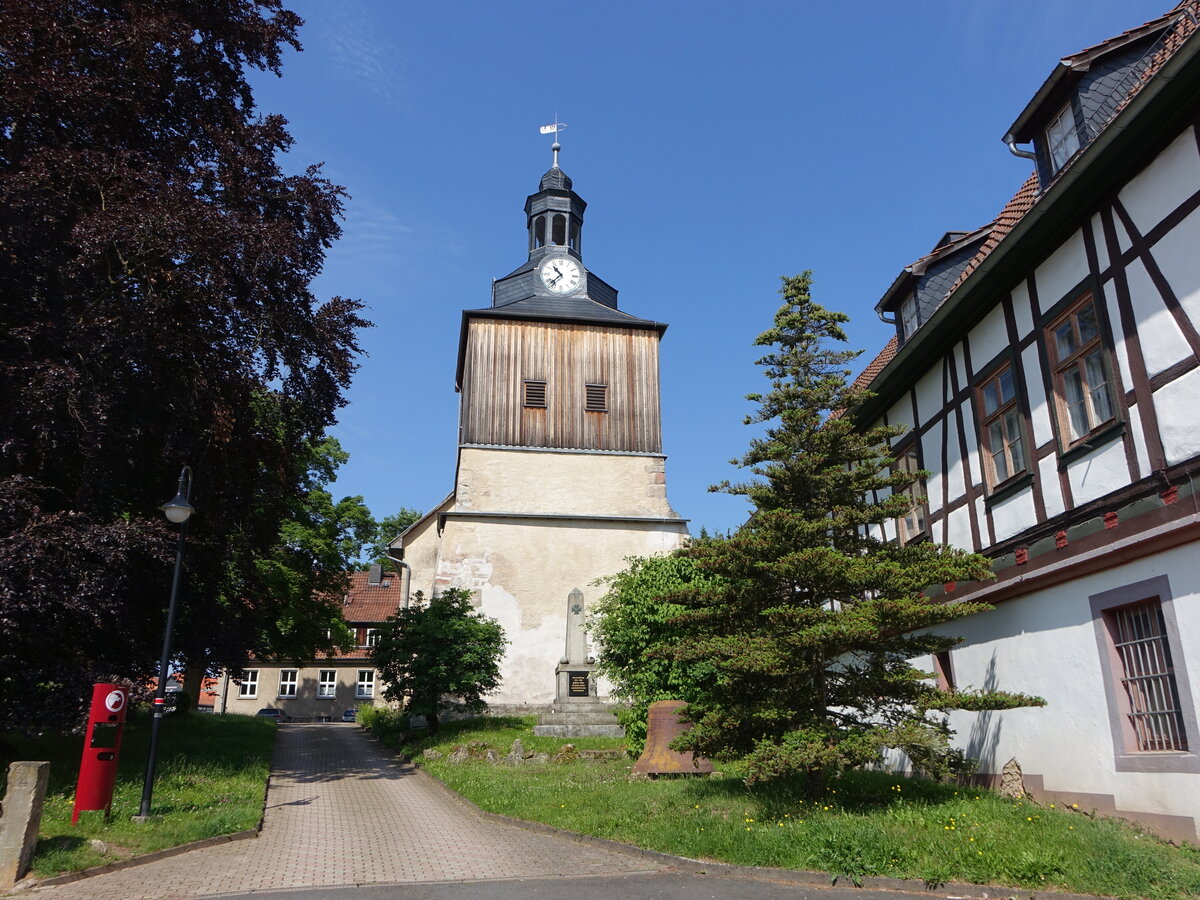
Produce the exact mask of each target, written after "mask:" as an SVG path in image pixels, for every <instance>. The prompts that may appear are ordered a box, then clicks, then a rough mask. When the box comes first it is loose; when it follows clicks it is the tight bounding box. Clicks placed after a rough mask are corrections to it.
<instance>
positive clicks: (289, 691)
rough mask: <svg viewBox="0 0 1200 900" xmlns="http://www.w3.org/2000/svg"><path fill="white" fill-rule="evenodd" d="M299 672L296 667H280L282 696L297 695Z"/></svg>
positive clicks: (280, 694) (280, 693) (280, 691)
mask: <svg viewBox="0 0 1200 900" xmlns="http://www.w3.org/2000/svg"><path fill="white" fill-rule="evenodd" d="M299 674H300V673H299V672H298V671H296V670H295V669H280V670H279V696H280V697H295V696H296V684H297V682H298V680H299V677H298V676H299Z"/></svg>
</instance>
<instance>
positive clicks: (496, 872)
mask: <svg viewBox="0 0 1200 900" xmlns="http://www.w3.org/2000/svg"><path fill="white" fill-rule="evenodd" d="M658 868H659V867H657V866H656V865H655V864H654V863H652V862H651V861H649V860H645V859H639V858H637V857H634V856H626V855H624V854H620V853H614V852H612V851H609V850H605V849H602V848H600V847H593V846H589V845H587V844H581V843H577V842H574V841H570V840H567V839H565V838H561V837H556V836H553V835H545V834H537V833H534V832H530V831H526V830H524V829H522V828H517V827H515V826H512V825H506V824H502V823H498V822H490V821H487V820H485V819H483V818H482V817H481V816H479V815H478V813H477V812H475V811H474V810H473V809H472V808H470V807H468V806H467V805H465V804H463V803H460V802H459V801H457V800H455V799H454V798H453V797H450V796H449V795H448V794H446V793H445V792H444V791H442V790H441V789H440V787H439V786H438V785H437V784H434V783H432V781H431V779H429V778H428V777H426V776H423V775H418V774H417V773H416V772H415V770H414V769H413V768H412V767H411V766H407V765H404V764H402V763H400V762H398V761H397V760H396V758H395V757H394V756H393V755H392V754H391V752H390V751H388V750H387V749H385V748H383V747H381V746H380V745H379V744H376V743H375V742H374V741H372V740H370V739H369V738H367V737H366V735H365V734H364V733H363V732H362V731H361V729H359V728H357V727H355V726H352V725H343V724H340V723H331V724H327V725H283V726H281V727H280V730H279V735H278V738H277V740H276V745H275V757H274V760H273V761H272V772H271V785H270V790H269V791H268V793H267V812H266V820H265V823H264V826H263V830H262V834H260V835H259V837H258V838H256V839H253V840H244V841H235V842H232V843H228V844H221V845H219V846H216V847H208V848H205V849H203V850H194V851H192V852H190V853H184V854H181V855H179V856H174V857H170V858H168V859H162V860H158V861H156V862H152V863H147V864H145V865H141V866H131V867H129V868H127V869H121V870H119V871H116V872H110V873H107V874H104V875H97V876H94V877H92V878H85V879H83V880H80V881H76V882H73V883H71V884H64V885H51V886H47V887H40V888H35V889H34V890H32V891H29V892H27V893H25V894H23V896H26V897H31V898H33V897H36V898H38V900H67V898H71V900H172V898H184V897H206V896H212V895H217V894H247V893H251V892H254V891H263V890H280V889H283V888H298V887H309V886H325V887H334V886H338V885H355V884H358V885H369V884H396V883H401V882H438V881H463V880H472V881H474V880H480V879H515V878H555V877H578V876H598V875H629V874H635V873H645V872H653V871H658Z"/></svg>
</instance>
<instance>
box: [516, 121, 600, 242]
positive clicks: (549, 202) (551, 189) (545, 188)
mask: <svg viewBox="0 0 1200 900" xmlns="http://www.w3.org/2000/svg"><path fill="white" fill-rule="evenodd" d="M558 146H559V145H558V143H557V142H555V144H554V147H555V152H554V165H553V166H552V167H551V168H550V170H549V171H548V172H546V174H545V175H543V176H542V181H541V183H540V184H539V185H538V191H537V193H536V194H531V195H530V196H529V199H528V200H526V201H525V216H526V219H527V220H528V227H529V258H530V259H531V260H538V259H541V258H542V257H543V256H545V255H547V254H549V253H561V252H562V250H563V249H565V250H566V251H567V252H568V253H570V254H571V255H572V256H574V257H575V258H577V259H578V258H581V256H582V254H583V249H582V243H581V238H582V234H583V211H584V210H585V209H586V208H587V204H586V203H584V202H583V198H581V197H580V196H579V195H578V194H577V193H575V191H574V190H572V189H571V179H570V178H568V177H567V173H566V172H564V171H563V170H562V169H560V168H559V167H558Z"/></svg>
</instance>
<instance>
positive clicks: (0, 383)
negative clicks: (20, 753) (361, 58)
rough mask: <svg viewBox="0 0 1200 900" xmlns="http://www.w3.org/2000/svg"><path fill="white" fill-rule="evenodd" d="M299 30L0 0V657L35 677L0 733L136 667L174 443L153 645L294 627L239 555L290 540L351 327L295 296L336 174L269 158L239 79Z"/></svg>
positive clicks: (179, 14)
mask: <svg viewBox="0 0 1200 900" xmlns="http://www.w3.org/2000/svg"><path fill="white" fill-rule="evenodd" d="M300 25H301V20H300V18H299V17H298V16H297V15H296V14H295V13H293V12H291V11H289V10H286V9H284V7H283V3H282V0H251V2H235V3H225V2H218V3H208V2H192V0H189V2H180V3H175V2H172V3H138V2H133V3H127V2H121V3H101V2H96V0H77V2H76V0H72V2H69V3H64V2H61V0H22V2H19V3H6V4H5V5H4V6H3V12H2V13H0V47H2V48H3V50H2V51H0V56H2V57H3V64H2V65H0V96H2V97H3V98H4V102H3V108H2V110H0V161H2V164H0V208H2V209H3V210H4V214H3V216H2V217H0V297H3V298H4V299H3V301H2V302H0V359H3V360H4V365H3V366H0V447H2V448H3V452H0V604H2V605H3V609H4V616H3V621H2V622H0V638H2V639H0V660H2V664H3V667H4V669H5V670H6V671H9V672H16V671H20V672H22V673H23V678H24V683H25V684H26V685H34V686H36V687H34V688H33V689H27V690H22V691H7V692H5V693H4V694H3V695H0V724H3V725H4V726H5V727H26V728H37V727H44V726H46V725H47V724H52V725H57V726H69V725H72V724H74V723H76V722H77V721H78V720H79V716H80V711H81V709H82V707H83V706H84V705H85V704H86V701H87V697H88V694H89V691H90V687H89V685H90V684H91V683H93V682H95V681H107V680H109V679H110V678H111V677H112V676H113V674H114V673H122V674H124V675H128V676H129V677H131V678H136V677H138V676H139V675H146V674H149V673H151V672H153V671H154V668H155V663H156V661H157V660H158V656H159V649H160V648H161V646H162V635H163V629H164V625H165V621H166V610H165V607H166V603H167V596H168V593H169V587H170V583H171V575H172V568H173V563H174V556H175V554H174V549H175V543H176V538H177V536H178V533H179V529H178V528H177V527H175V526H171V525H168V524H167V523H166V521H165V520H164V519H163V517H162V515H161V513H160V512H159V510H158V507H159V505H160V504H161V503H162V502H163V501H164V500H165V499H167V497H169V496H171V493H173V490H174V485H175V478H176V475H177V474H178V472H179V471H180V467H181V465H182V464H184V463H186V464H187V465H189V466H190V467H191V469H192V471H193V472H194V473H195V491H194V493H193V502H194V505H195V508H196V515H195V516H194V517H193V518H192V520H191V521H190V522H189V530H188V536H187V556H186V565H185V570H184V583H183V585H182V595H181V602H180V604H179V610H178V614H179V619H178V622H177V626H178V627H177V628H176V648H177V649H178V650H179V651H180V652H181V653H183V654H184V655H185V656H187V658H188V659H189V662H191V663H193V664H194V665H195V666H199V668H202V669H203V668H206V667H207V664H209V663H211V664H213V665H236V664H237V662H238V660H239V659H240V658H241V656H242V654H244V653H245V652H246V651H248V650H249V651H253V652H255V653H260V652H263V651H266V652H275V651H279V652H289V653H290V652H291V651H292V650H293V649H294V648H295V647H297V645H300V644H309V645H311V644H312V643H313V642H312V641H309V640H307V639H306V638H304V626H302V625H301V624H300V623H301V622H303V621H304V620H305V618H306V611H305V610H303V609H302V608H300V607H302V606H304V605H305V603H304V602H300V603H299V605H297V601H303V598H304V597H305V592H304V591H303V590H288V591H286V592H285V597H284V598H283V599H282V600H280V599H278V598H277V597H276V596H275V595H274V593H273V591H274V590H275V589H276V587H277V583H278V581H280V580H281V579H280V578H277V577H275V575H276V573H270V572H268V573H266V575H264V573H262V572H261V571H260V569H261V566H260V563H261V561H262V560H263V559H265V558H272V557H276V558H277V557H280V556H282V557H289V556H290V554H289V553H288V552H287V550H286V549H282V548H279V547H278V544H279V541H280V527H281V523H283V522H285V521H287V520H288V519H289V517H291V516H292V515H293V514H294V509H293V504H294V503H295V502H296V501H297V500H298V499H302V498H303V496H304V494H305V487H304V480H305V477H306V473H307V467H306V464H305V461H306V458H307V456H308V454H309V451H310V447H311V444H312V443H313V442H315V441H320V439H321V436H322V435H323V434H324V432H325V430H326V429H327V428H328V427H329V426H330V425H332V424H333V422H334V420H335V416H336V412H337V410H338V409H339V408H340V407H341V406H342V405H343V404H344V403H345V399H344V396H343V395H344V392H345V391H346V390H347V389H348V387H349V385H350V380H351V377H352V374H353V372H354V370H355V368H356V361H355V358H356V355H357V353H358V350H359V347H358V338H357V332H358V330H359V329H360V328H362V327H365V326H366V325H367V324H368V323H367V322H365V321H364V320H363V319H362V318H361V317H360V315H359V310H360V309H361V304H360V303H358V302H357V301H353V300H347V299H344V298H340V297H334V298H331V299H328V300H324V299H320V298H318V297H317V296H316V295H315V294H314V293H313V290H312V281H313V279H314V278H316V276H317V275H318V273H320V271H321V269H322V267H323V264H324V257H325V252H326V250H327V249H328V248H329V247H330V246H331V245H332V243H333V242H334V241H336V240H337V238H338V237H339V235H340V233H341V229H340V225H339V219H340V216H341V213H342V202H343V199H344V192H343V191H342V189H341V188H339V187H338V186H336V185H334V184H332V183H330V182H329V181H328V180H327V179H326V178H324V177H323V176H322V175H321V173H320V170H319V168H317V167H310V168H308V169H304V168H302V167H301V168H299V169H298V168H297V166H296V165H295V162H296V161H295V160H294V159H293V160H291V161H290V162H289V164H288V166H287V171H285V170H284V168H283V167H282V160H283V156H284V154H285V153H286V151H287V150H288V148H289V146H290V145H291V143H292V139H291V136H290V135H289V134H288V132H287V128H286V122H285V121H284V120H283V118H282V117H280V116H278V115H271V114H269V111H265V110H262V109H260V108H259V107H258V105H257V104H256V103H255V100H254V95H253V91H252V89H251V84H250V79H251V76H252V73H255V72H257V73H267V72H269V73H272V74H276V75H278V74H279V73H280V70H281V69H280V67H281V65H282V61H283V57H284V53H285V51H286V50H287V49H288V48H293V49H297V50H298V49H299V39H298V29H299V27H300ZM284 564H285V566H289V567H291V566H292V560H291V559H290V558H288V559H285V560H284ZM293 569H294V571H298V570H296V569H295V568H294V567H293ZM298 577H299V578H300V579H301V580H303V579H304V577H305V576H303V575H300V576H298ZM308 596H311V595H308ZM317 596H318V597H319V596H320V594H319V593H318V594H317ZM318 605H319V601H318ZM322 615H323V612H322V610H320V609H318V610H315V611H314V618H317V619H319V618H321V616H322ZM280 620H284V625H283V626H282V627H281V626H280V625H279V624H278V623H279V622H280ZM313 633H314V632H307V634H313ZM315 633H317V634H319V636H320V639H321V641H324V631H323V630H320V631H319V632H315ZM276 638H279V639H280V640H281V642H282V646H275V645H274V641H275V639H276ZM302 638H303V639H302ZM47 647H51V648H54V652H47V651H46V648H47ZM311 649H312V647H311V646H310V647H309V650H310V654H309V655H311Z"/></svg>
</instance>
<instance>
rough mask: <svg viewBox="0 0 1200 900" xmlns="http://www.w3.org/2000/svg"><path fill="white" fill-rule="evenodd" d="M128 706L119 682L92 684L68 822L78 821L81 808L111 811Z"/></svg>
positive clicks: (125, 692)
mask: <svg viewBox="0 0 1200 900" xmlns="http://www.w3.org/2000/svg"><path fill="white" fill-rule="evenodd" d="M128 707H129V692H128V691H127V690H125V688H124V687H122V686H121V685H119V684H94V685H92V707H91V710H90V711H89V712H88V722H87V734H86V735H85V736H84V740H83V760H82V761H81V762H80V764H79V783H78V784H77V785H76V786H75V811H74V812H73V813H72V814H71V824H72V825H75V824H78V822H79V813H80V812H81V811H82V810H85V809H102V810H104V815H105V817H106V818H107V817H108V815H109V814H110V813H111V812H112V796H113V785H114V784H115V783H116V780H117V760H118V758H119V757H120V755H121V733H122V732H124V730H125V710H126V709H127V708H128Z"/></svg>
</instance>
